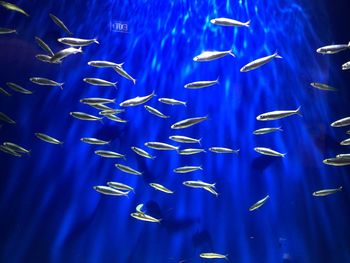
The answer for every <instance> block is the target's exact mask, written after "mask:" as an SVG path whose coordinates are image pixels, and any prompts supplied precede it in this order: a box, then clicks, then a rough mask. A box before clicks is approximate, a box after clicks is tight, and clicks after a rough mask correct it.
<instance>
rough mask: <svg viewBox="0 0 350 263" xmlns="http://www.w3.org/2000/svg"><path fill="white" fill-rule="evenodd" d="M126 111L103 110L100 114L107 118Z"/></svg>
mask: <svg viewBox="0 0 350 263" xmlns="http://www.w3.org/2000/svg"><path fill="white" fill-rule="evenodd" d="M124 111H125V110H124V109H111V110H103V111H100V112H99V113H98V114H99V115H102V116H107V115H114V114H118V113H121V112H124Z"/></svg>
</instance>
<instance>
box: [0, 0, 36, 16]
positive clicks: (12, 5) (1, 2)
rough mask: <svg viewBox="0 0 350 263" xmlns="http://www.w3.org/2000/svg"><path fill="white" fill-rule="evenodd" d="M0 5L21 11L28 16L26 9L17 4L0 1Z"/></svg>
mask: <svg viewBox="0 0 350 263" xmlns="http://www.w3.org/2000/svg"><path fill="white" fill-rule="evenodd" d="M0 5H1V6H3V7H5V8H6V9H8V10H11V11H15V12H18V13H21V14H23V15H25V16H29V14H28V13H27V12H26V11H24V10H23V9H22V8H20V7H19V6H16V5H14V4H11V3H8V2H5V1H0Z"/></svg>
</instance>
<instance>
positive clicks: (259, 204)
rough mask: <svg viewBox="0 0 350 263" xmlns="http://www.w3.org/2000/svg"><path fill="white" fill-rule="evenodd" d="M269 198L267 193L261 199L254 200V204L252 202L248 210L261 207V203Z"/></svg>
mask: <svg viewBox="0 0 350 263" xmlns="http://www.w3.org/2000/svg"><path fill="white" fill-rule="evenodd" d="M269 198H270V196H269V195H267V196H266V197H264V198H263V199H261V200H259V201H258V202H256V203H255V204H253V205H252V206H251V207H250V208H249V211H253V210H256V209H258V208H259V207H261V206H262V205H264V204H265V203H266V201H267V200H268V199H269Z"/></svg>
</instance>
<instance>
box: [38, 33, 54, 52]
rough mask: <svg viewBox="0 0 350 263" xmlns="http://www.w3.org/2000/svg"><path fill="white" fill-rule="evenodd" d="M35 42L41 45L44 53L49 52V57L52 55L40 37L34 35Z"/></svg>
mask: <svg viewBox="0 0 350 263" xmlns="http://www.w3.org/2000/svg"><path fill="white" fill-rule="evenodd" d="M35 42H36V43H37V44H38V46H39V47H41V48H42V49H43V50H44V51H45V52H46V53H48V54H49V56H50V57H52V56H53V55H54V53H53V52H52V50H51V48H50V47H49V46H48V45H47V44H46V43H45V42H44V40H42V39H41V38H40V37H35Z"/></svg>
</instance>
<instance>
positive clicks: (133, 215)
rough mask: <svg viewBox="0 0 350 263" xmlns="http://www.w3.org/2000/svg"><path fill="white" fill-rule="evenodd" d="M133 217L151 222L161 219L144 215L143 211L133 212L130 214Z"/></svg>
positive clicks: (158, 221) (157, 221)
mask: <svg viewBox="0 0 350 263" xmlns="http://www.w3.org/2000/svg"><path fill="white" fill-rule="evenodd" d="M130 215H131V216H132V217H133V218H136V219H138V220H142V221H147V222H153V223H160V222H161V220H162V219H157V218H154V217H152V216H150V215H146V214H145V213H140V212H134V213H131V214H130Z"/></svg>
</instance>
